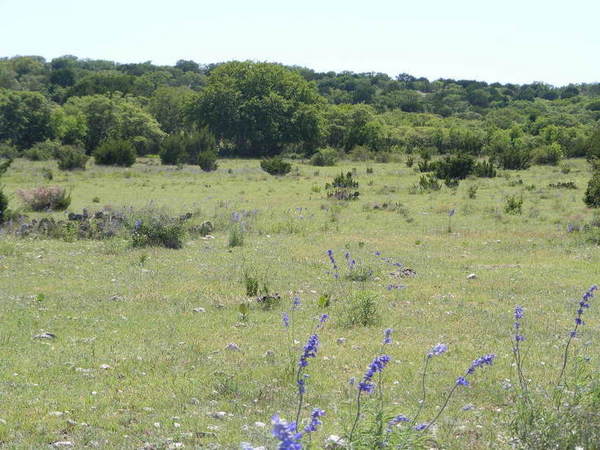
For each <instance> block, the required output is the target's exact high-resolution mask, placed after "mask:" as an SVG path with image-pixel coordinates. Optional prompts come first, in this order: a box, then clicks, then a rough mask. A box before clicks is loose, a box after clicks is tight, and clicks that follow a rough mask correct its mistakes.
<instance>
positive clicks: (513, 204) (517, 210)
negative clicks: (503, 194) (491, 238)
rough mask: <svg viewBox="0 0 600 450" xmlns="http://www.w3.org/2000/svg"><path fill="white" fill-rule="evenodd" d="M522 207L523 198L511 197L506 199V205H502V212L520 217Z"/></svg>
mask: <svg viewBox="0 0 600 450" xmlns="http://www.w3.org/2000/svg"><path fill="white" fill-rule="evenodd" d="M522 207H523V197H516V196H514V195H511V196H510V197H508V198H507V199H506V205H504V212H505V213H506V214H513V215H520V214H521V212H522Z"/></svg>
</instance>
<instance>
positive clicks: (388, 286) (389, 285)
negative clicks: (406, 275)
mask: <svg viewBox="0 0 600 450" xmlns="http://www.w3.org/2000/svg"><path fill="white" fill-rule="evenodd" d="M405 287H406V286H404V285H403V284H388V285H387V286H386V289H387V290H388V291H391V290H392V289H398V290H400V289H404V288H405Z"/></svg>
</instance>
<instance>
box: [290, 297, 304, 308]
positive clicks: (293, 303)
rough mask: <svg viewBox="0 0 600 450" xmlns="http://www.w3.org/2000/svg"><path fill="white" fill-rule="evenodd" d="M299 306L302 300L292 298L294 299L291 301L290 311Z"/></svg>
mask: <svg viewBox="0 0 600 450" xmlns="http://www.w3.org/2000/svg"><path fill="white" fill-rule="evenodd" d="M301 304H302V300H300V296H299V295H296V296H294V299H293V300H292V309H296V308H299V307H300V305H301Z"/></svg>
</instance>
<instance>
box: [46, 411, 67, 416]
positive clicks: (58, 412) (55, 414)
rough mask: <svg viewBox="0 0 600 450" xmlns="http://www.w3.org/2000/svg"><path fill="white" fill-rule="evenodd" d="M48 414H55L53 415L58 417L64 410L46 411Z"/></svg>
mask: <svg viewBox="0 0 600 450" xmlns="http://www.w3.org/2000/svg"><path fill="white" fill-rule="evenodd" d="M48 415H49V416H55V417H60V416H62V415H64V412H62V411H52V412H49V413H48Z"/></svg>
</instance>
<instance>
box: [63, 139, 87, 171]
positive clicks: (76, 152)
mask: <svg viewBox="0 0 600 450" xmlns="http://www.w3.org/2000/svg"><path fill="white" fill-rule="evenodd" d="M57 156H58V168H59V169H60V170H75V169H84V170H85V165H86V163H87V162H88V159H90V158H89V156H87V155H86V154H85V152H84V151H83V149H81V148H78V147H73V146H70V145H65V146H63V147H62V148H61V149H60V150H59V152H58V155H57Z"/></svg>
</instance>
